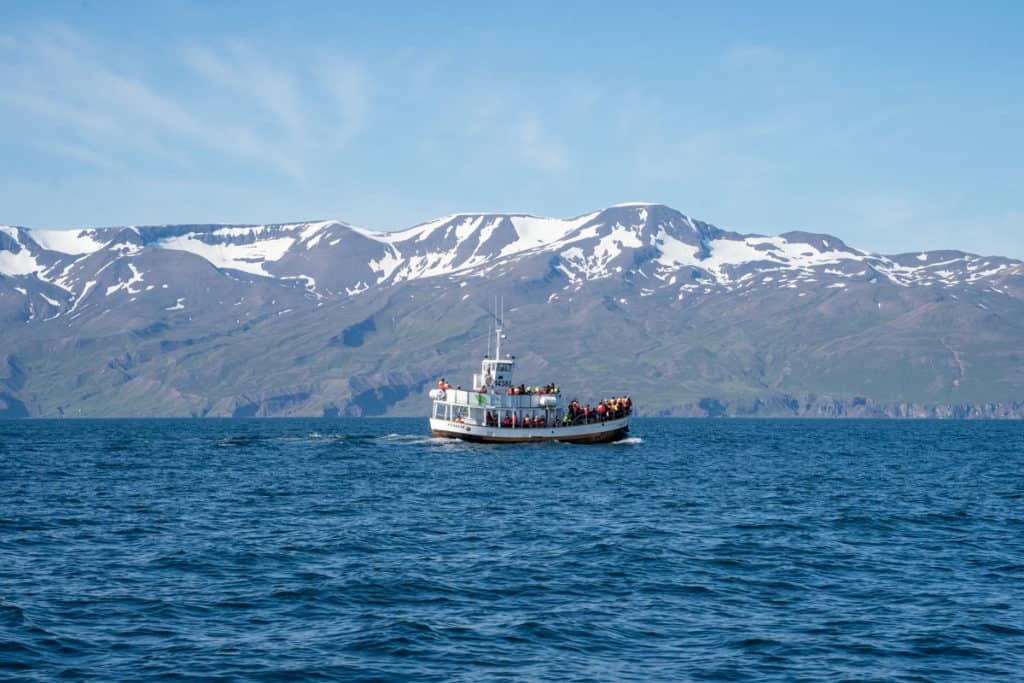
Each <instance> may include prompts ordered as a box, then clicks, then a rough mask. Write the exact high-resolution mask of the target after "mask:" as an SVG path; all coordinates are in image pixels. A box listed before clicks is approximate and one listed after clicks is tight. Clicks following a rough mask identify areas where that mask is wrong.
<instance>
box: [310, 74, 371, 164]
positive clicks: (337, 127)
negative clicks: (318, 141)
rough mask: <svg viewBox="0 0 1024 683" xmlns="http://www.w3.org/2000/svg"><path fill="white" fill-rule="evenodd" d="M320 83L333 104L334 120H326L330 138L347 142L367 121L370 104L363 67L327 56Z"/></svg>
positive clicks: (340, 143) (342, 142) (341, 143)
mask: <svg viewBox="0 0 1024 683" xmlns="http://www.w3.org/2000/svg"><path fill="white" fill-rule="evenodd" d="M320 79H321V82H322V83H323V85H324V88H325V90H326V91H327V93H328V94H329V95H330V98H331V99H332V100H333V103H334V112H335V117H336V118H335V119H334V120H332V121H330V122H329V124H328V125H329V126H330V128H331V130H332V132H333V135H332V137H333V139H334V140H335V142H336V143H337V144H339V145H344V144H346V143H347V142H348V141H349V140H350V139H351V138H352V137H353V136H354V135H355V134H356V133H358V132H359V131H360V130H361V129H362V128H363V126H364V125H365V122H366V114H367V111H368V110H369V107H370V88H369V83H368V80H367V78H366V71H365V69H363V68H361V67H359V66H358V65H356V64H354V63H352V62H348V61H343V60H340V59H337V58H327V59H325V60H324V62H323V67H322V69H321V74H320Z"/></svg>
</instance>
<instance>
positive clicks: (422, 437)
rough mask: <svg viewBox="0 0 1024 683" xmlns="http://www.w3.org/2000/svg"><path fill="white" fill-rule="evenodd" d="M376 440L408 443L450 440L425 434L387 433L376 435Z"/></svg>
mask: <svg viewBox="0 0 1024 683" xmlns="http://www.w3.org/2000/svg"><path fill="white" fill-rule="evenodd" d="M378 440H379V441H388V442H391V443H399V444H409V445H420V444H428V443H444V442H447V441H450V439H442V438H439V437H435V436H427V435H426V434H387V435H385V436H381V437H378Z"/></svg>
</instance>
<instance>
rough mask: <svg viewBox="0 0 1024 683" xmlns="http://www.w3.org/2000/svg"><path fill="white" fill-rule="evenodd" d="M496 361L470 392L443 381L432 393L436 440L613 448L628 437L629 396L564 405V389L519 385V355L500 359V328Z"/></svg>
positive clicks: (483, 367) (488, 362)
mask: <svg viewBox="0 0 1024 683" xmlns="http://www.w3.org/2000/svg"><path fill="white" fill-rule="evenodd" d="M495 332H496V336H497V344H496V347H495V354H494V358H490V357H489V356H485V357H484V359H483V361H482V362H481V364H480V373H479V374H474V375H473V383H472V384H471V385H470V386H471V388H470V389H462V388H461V387H455V388H452V387H451V386H450V385H449V384H448V383H447V382H445V380H443V379H442V380H441V381H440V382H439V383H438V388H437V389H433V390H431V392H430V398H431V399H432V400H433V408H432V412H431V415H430V431H431V433H432V434H433V435H434V436H436V437H447V438H455V439H463V440H465V441H479V442H485V443H524V442H533V441H564V442H568V443H609V442H612V441H619V440H620V439H623V438H625V437H626V435H627V433H628V432H629V418H630V416H631V415H632V401H631V399H630V398H629V397H618V398H611V399H606V400H604V401H600V402H597V403H595V404H594V406H593V407H591V406H590V404H583V405H582V406H581V405H580V404H579V402H578V401H575V400H573V401H566V400H564V396H563V394H562V391H561V389H560V387H558V386H557V385H554V384H548V385H546V386H543V387H527V386H525V385H522V384H520V385H518V386H517V385H515V384H514V383H513V379H512V378H513V375H514V371H515V364H516V359H515V356H511V355H504V356H503V355H502V351H501V341H502V339H503V338H504V335H503V334H502V328H501V327H500V326H497V327H496V329H495Z"/></svg>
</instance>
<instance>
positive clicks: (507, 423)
mask: <svg viewBox="0 0 1024 683" xmlns="http://www.w3.org/2000/svg"><path fill="white" fill-rule="evenodd" d="M501 426H502V427H511V426H512V416H511V415H509V414H508V413H505V419H504V420H502V421H501Z"/></svg>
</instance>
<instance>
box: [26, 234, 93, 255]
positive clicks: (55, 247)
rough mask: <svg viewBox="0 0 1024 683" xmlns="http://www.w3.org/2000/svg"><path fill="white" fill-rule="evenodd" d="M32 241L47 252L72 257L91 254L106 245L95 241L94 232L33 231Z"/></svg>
mask: <svg viewBox="0 0 1024 683" xmlns="http://www.w3.org/2000/svg"><path fill="white" fill-rule="evenodd" d="M32 239H34V240H35V242H36V244H38V245H39V246H40V247H42V248H43V249H46V250H47V251H56V252H59V253H61V254H70V255H72V256H80V255H81V254H91V253H93V252H96V251H99V250H100V249H102V248H103V247H104V246H105V245H106V242H105V241H102V240H100V239H97V231H96V230H33V231H32Z"/></svg>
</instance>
